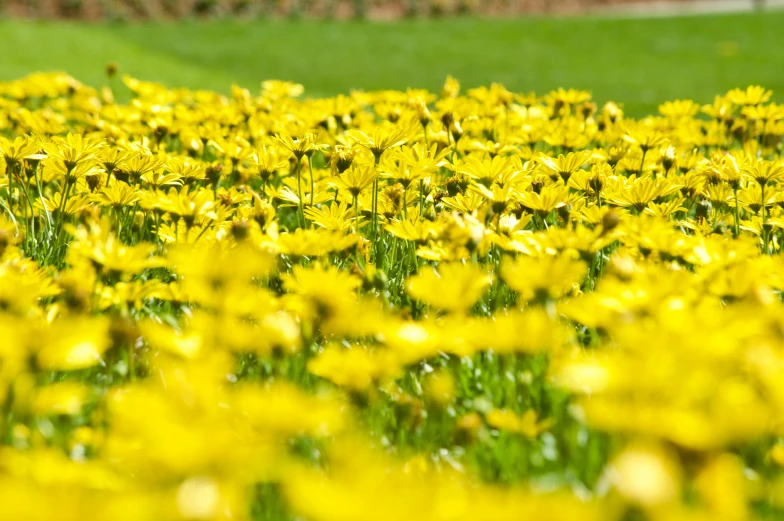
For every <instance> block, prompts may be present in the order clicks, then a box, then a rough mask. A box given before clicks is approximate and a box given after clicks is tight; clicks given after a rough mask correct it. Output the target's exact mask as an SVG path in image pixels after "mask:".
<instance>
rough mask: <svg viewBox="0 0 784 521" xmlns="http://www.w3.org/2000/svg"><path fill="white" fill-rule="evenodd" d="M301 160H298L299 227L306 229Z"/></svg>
mask: <svg viewBox="0 0 784 521" xmlns="http://www.w3.org/2000/svg"><path fill="white" fill-rule="evenodd" d="M300 159H302V158H299V157H298V158H297V196H298V197H299V225H300V228H304V227H305V208H304V206H303V202H302V176H301V175H300Z"/></svg>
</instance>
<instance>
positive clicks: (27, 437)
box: [0, 67, 784, 521]
mask: <svg viewBox="0 0 784 521" xmlns="http://www.w3.org/2000/svg"><path fill="white" fill-rule="evenodd" d="M108 72H109V74H110V78H111V77H112V76H113V74H114V73H115V72H116V71H115V70H114V69H113V68H111V67H110V68H109V70H108ZM110 85H112V87H108V86H107V87H103V88H100V89H94V88H92V87H87V86H84V85H82V84H80V83H79V82H78V81H77V80H75V79H73V78H71V77H69V76H66V75H64V74H59V73H57V74H43V73H39V74H34V75H31V76H28V77H26V78H22V79H20V80H16V81H9V82H4V83H0V127H1V128H2V134H3V136H4V137H2V138H0V157H1V158H2V165H0V166H1V167H2V168H1V170H0V171H2V172H3V175H2V177H0V212H1V213H0V255H1V256H2V258H1V259H0V407H2V411H1V414H0V505H2V507H0V519H3V520H6V519H7V520H24V521H27V520H30V521H33V520H53V519H57V520H65V521H68V520H74V521H76V520H79V521H82V520H96V521H97V520H107V521H124V520H128V521H145V520H150V521H160V520H273V519H274V520H294V519H297V520H299V519H302V520H307V521H355V520H356V521H364V520H378V521H386V520H389V521H393V520H394V521H396V520H401V519H423V520H437V521H438V520H443V521H453V520H454V521H457V520H467V521H469V520H470V521H478V520H488V521H502V520H507V519H508V520H529V519H530V520H537V521H540V520H544V521H546V520H553V521H556V520H557V521H569V520H580V521H583V520H588V521H592V520H596V521H604V520H610V521H612V520H617V521H637V520H662V521H664V520H667V521H670V520H677V521H692V520H693V521H702V520H708V519H711V520H726V521H741V520H747V519H780V518H781V516H782V515H784V472H782V466H784V424H783V423H782V421H781V420H782V418H784V307H782V303H781V290H782V289H784V262H782V260H781V256H780V255H779V253H780V252H781V249H782V247H784V160H782V159H781V157H780V153H781V148H782V136H783V135H784V106H782V105H778V104H776V103H773V102H771V101H770V98H771V95H772V93H771V92H770V91H768V90H766V89H764V88H762V87H758V86H751V87H748V88H745V89H735V90H732V91H730V92H727V93H724V94H721V95H718V96H716V98H715V99H714V100H713V102H711V103H709V104H705V105H703V104H700V103H697V102H695V101H691V100H677V101H671V102H667V103H664V104H662V105H661V106H660V107H659V111H658V114H657V115H652V116H648V117H645V118H642V119H633V118H629V117H625V116H624V112H623V110H622V105H620V104H616V103H613V102H607V103H603V102H602V103H597V102H594V101H592V100H591V97H590V94H589V93H587V92H583V91H578V90H564V89H559V90H556V91H553V92H550V93H547V94H544V95H536V94H533V93H513V92H509V91H507V90H506V89H505V88H504V87H502V86H500V85H498V84H493V85H490V86H488V87H482V88H474V89H461V86H460V84H459V82H458V81H457V80H455V79H453V78H451V77H450V78H448V79H447V80H446V82H445V84H444V86H443V89H442V91H441V92H440V93H438V94H434V93H431V92H428V91H425V90H408V91H393V90H389V91H378V92H352V93H350V94H347V95H340V96H336V97H331V98H317V99H312V98H307V97H306V96H305V95H304V92H303V90H304V89H303V87H302V86H301V85H298V84H295V83H288V82H282V81H267V82H264V83H262V85H261V89H260V90H257V91H249V90H246V89H242V88H240V87H234V88H232V90H231V94H230V95H228V96H227V95H222V94H219V93H215V92H211V91H199V90H186V89H176V90H169V89H166V88H165V87H163V86H161V85H158V84H155V83H150V82H145V81H141V80H137V79H134V78H131V77H127V76H126V77H124V78H123V79H122V81H119V79H118V78H113V79H112V80H111V81H110ZM121 89H126V90H127V89H129V90H130V92H131V100H130V102H129V103H120V102H117V101H115V96H116V95H117V94H118V92H119V91H120V90H121ZM117 97H118V98H119V96H117ZM617 101H618V102H621V101H622V100H617Z"/></svg>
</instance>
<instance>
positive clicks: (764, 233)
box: [760, 183, 768, 254]
mask: <svg viewBox="0 0 784 521" xmlns="http://www.w3.org/2000/svg"><path fill="white" fill-rule="evenodd" d="M766 184H767V183H762V184H761V185H760V190H761V192H762V193H761V195H762V247H763V250H762V252H763V253H765V254H767V253H768V230H767V228H766V227H765V224H766V223H767V217H766V215H765V185H766Z"/></svg>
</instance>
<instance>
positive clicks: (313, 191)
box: [308, 156, 316, 208]
mask: <svg viewBox="0 0 784 521" xmlns="http://www.w3.org/2000/svg"><path fill="white" fill-rule="evenodd" d="M310 157H311V156H308V170H309V171H310V207H311V208H313V196H314V195H315V193H316V188H315V186H316V185H315V181H314V180H313V162H312V161H311V159H310Z"/></svg>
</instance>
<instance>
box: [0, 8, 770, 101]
mask: <svg viewBox="0 0 784 521" xmlns="http://www.w3.org/2000/svg"><path fill="white" fill-rule="evenodd" d="M782 24H784V12H769V13H763V14H744V15H722V16H705V17H682V18H658V19H647V20H646V19H630V20H619V19H606V18H605V19H602V18H566V19H542V18H532V19H519V20H471V19H457V20H445V21H437V20H434V21H404V22H395V23H371V22H344V23H340V22H327V21H324V22H316V21H299V22H262V21H259V22H246V23H242V22H232V21H214V22H196V21H185V22H180V23H164V22H156V23H144V24H117V23H115V24H80V23H61V22H20V21H8V20H6V21H2V22H0V34H2V35H3V43H4V48H5V49H6V52H5V53H4V54H5V55H4V57H3V59H2V60H0V79H10V78H14V77H18V76H21V75H24V74H27V73H29V72H32V71H36V70H64V71H67V72H69V73H70V74H72V75H74V76H76V77H77V78H78V79H80V80H82V81H84V82H87V83H90V84H93V85H97V84H100V83H101V82H102V81H104V78H103V70H104V65H105V64H106V63H108V62H110V61H115V62H117V63H118V64H120V66H121V68H122V69H123V71H124V72H127V73H130V74H132V75H135V76H137V77H140V78H143V79H149V80H155V81H160V82H162V83H164V84H166V85H168V86H188V87H204V88H210V89H217V90H221V91H228V88H229V86H230V85H231V83H237V84H240V85H242V86H246V87H250V88H253V89H255V88H257V86H258V84H259V82H260V81H261V80H263V79H269V78H280V79H288V80H294V81H297V82H301V83H303V84H305V86H306V88H307V90H308V92H309V93H310V94H311V95H331V94H336V93H340V92H348V90H349V89H351V88H362V89H379V88H397V89H400V88H406V87H426V88H429V89H434V90H435V89H438V88H439V87H440V86H441V85H442V83H443V80H444V78H445V77H446V75H447V74H452V75H454V76H456V77H457V78H459V79H460V80H461V81H462V82H463V84H464V85H465V86H475V85H479V84H488V83H490V82H494V81H495V82H501V83H503V84H504V85H506V86H507V87H508V88H510V89H513V90H516V91H528V90H536V91H537V92H545V91H547V90H550V89H553V88H556V87H576V88H582V89H588V90H591V91H592V92H593V93H594V96H595V98H596V99H597V100H599V101H604V100H608V99H613V100H618V101H622V102H624V103H625V107H626V109H627V112H628V113H630V114H635V115H640V114H644V113H648V112H652V111H655V110H656V106H657V104H658V103H659V102H661V101H664V100H667V99H674V98H679V97H691V98H695V99H697V100H699V101H702V102H708V101H710V100H712V98H713V96H714V95H715V94H717V93H721V92H724V91H726V90H728V89H730V88H732V87H739V86H746V85H748V84H751V83H759V84H762V85H765V86H767V87H769V88H772V89H774V91H776V93H777V95H778V96H777V98H778V99H784V97H782V95H784V54H782V53H781V52H780V41H781V40H780V36H779V31H780V27H781V26H782Z"/></svg>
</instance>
